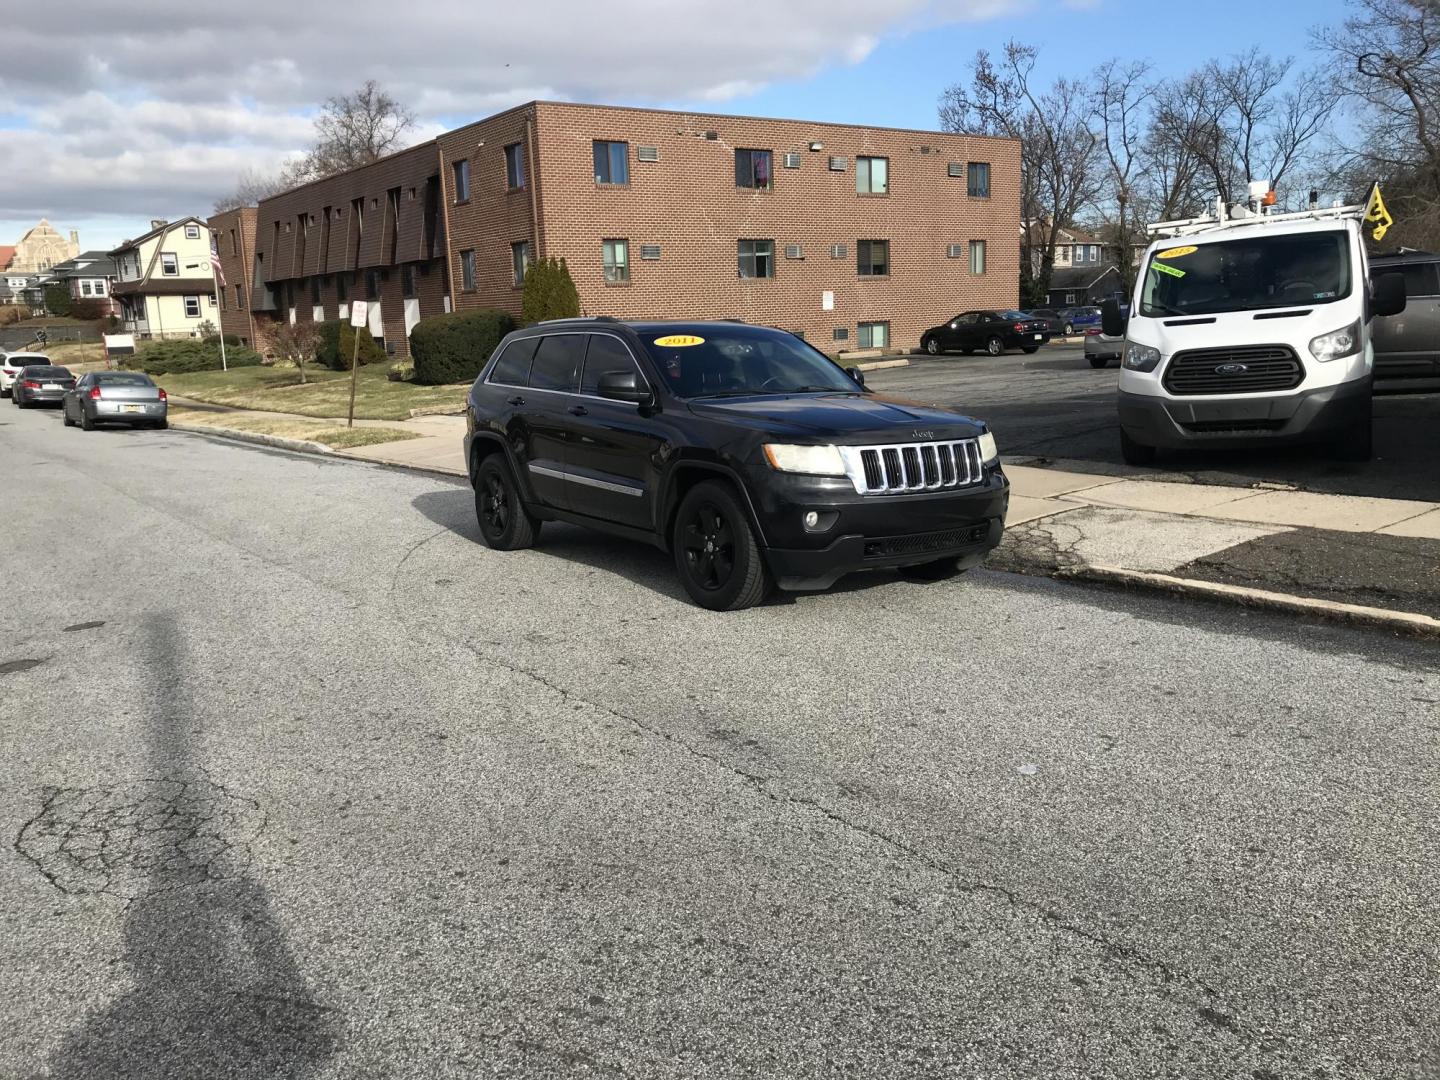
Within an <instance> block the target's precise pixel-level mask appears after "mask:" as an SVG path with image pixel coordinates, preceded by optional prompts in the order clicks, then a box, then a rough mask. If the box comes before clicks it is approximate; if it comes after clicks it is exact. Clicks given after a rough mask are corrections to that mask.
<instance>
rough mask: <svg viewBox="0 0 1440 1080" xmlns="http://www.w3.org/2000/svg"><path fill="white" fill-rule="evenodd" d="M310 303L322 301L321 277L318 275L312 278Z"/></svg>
mask: <svg viewBox="0 0 1440 1080" xmlns="http://www.w3.org/2000/svg"><path fill="white" fill-rule="evenodd" d="M310 303H311V304H318V303H320V279H319V278H318V277H313V278H311V279H310Z"/></svg>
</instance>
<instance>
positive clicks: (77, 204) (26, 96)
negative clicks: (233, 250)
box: [0, 0, 1344, 248]
mask: <svg viewBox="0 0 1440 1080" xmlns="http://www.w3.org/2000/svg"><path fill="white" fill-rule="evenodd" d="M1343 6H1344V0H1270V2H1269V3H1266V4H1258V3H1256V2H1255V0H1250V2H1248V3H1242V2H1240V0H1211V2H1209V3H1207V4H1206V5H1204V10H1205V12H1206V14H1205V16H1204V17H1203V20H1202V19H1201V18H1200V17H1199V16H1196V15H1195V14H1194V11H1195V8H1196V7H1197V6H1196V5H1171V4H1161V3H1157V2H1156V0H884V2H880V3H877V2H875V0H605V2H603V3H601V2H595V0H583V2H580V0H530V2H528V3H521V4H513V3H502V2H499V0H491V2H488V3H470V4H462V3H457V2H454V0H449V2H435V0H406V2H404V3H397V2H395V0H387V2H384V3H380V2H375V0H351V2H350V3H347V4H345V5H343V6H331V5H328V4H314V3H307V2H305V0H300V2H298V3H297V2H296V0H248V2H247V3H243V4H197V3H195V2H194V0H183V2H182V0H146V2H145V3H142V4H137V5H125V6H123V7H116V6H115V5H114V4H113V3H106V4H100V3H95V2H92V0H73V2H71V3H68V4H44V3H33V2H32V3H26V4H24V5H21V6H19V7H17V8H16V9H15V10H12V11H10V12H8V13H7V15H6V18H5V32H4V34H3V37H0V243H13V242H14V240H15V239H16V238H17V237H18V236H19V235H20V234H21V233H22V232H24V230H25V229H27V228H29V227H30V226H31V225H33V224H34V223H35V222H36V221H37V220H38V219H39V218H40V217H42V216H44V217H48V218H49V219H50V220H51V222H52V223H53V224H54V225H55V226H56V227H57V228H59V229H61V230H62V231H67V230H69V229H78V230H79V231H80V241H81V244H82V246H84V247H86V248H106V247H110V246H113V245H115V244H117V243H118V242H119V241H120V240H121V239H122V238H125V237H129V236H134V235H136V234H138V233H139V232H141V231H143V230H144V228H145V223H146V222H147V221H148V220H149V219H150V218H152V217H164V218H175V217H180V216H183V215H185V214H200V215H202V216H203V215H206V214H208V213H209V212H210V209H211V204H212V203H213V202H214V201H215V199H216V198H217V197H218V196H220V195H222V194H223V193H224V192H225V191H226V190H227V188H231V187H233V186H234V183H235V178H236V177H237V175H238V174H239V173H240V172H242V171H243V170H246V169H251V170H257V171H261V172H265V171H269V170H271V169H273V168H274V167H275V166H276V165H278V163H279V162H280V161H282V160H283V159H284V158H286V157H287V156H291V155H294V154H296V153H297V152H299V151H300V150H301V149H303V148H304V147H305V146H306V144H307V143H308V142H309V140H310V135H311V117H312V115H313V113H314V110H315V107H316V104H317V103H318V102H320V101H322V100H324V98H326V97H327V96H329V95H332V94H337V93H343V92H345V91H348V90H350V89H352V88H354V87H355V86H357V85H358V84H360V83H361V82H363V81H364V80H365V79H367V78H374V79H377V80H378V81H380V82H381V83H382V84H383V85H384V86H385V87H386V88H387V89H389V90H390V92H391V93H392V94H394V95H395V96H396V97H397V98H399V99H400V100H401V101H403V102H405V103H406V104H408V105H409V106H410V108H411V109H412V110H413V111H414V112H415V113H416V114H417V116H418V117H419V119H420V124H419V126H418V127H417V129H416V130H415V132H413V138H414V139H415V140H420V139H424V138H427V137H429V136H430V135H431V134H433V133H434V132H436V131H439V130H443V129H444V128H447V127H451V126H455V125H456V124H459V123H463V122H466V121H469V120H473V119H476V118H478V117H481V116H484V115H487V114H488V113H491V112H494V111H496V110H499V109H503V108H506V107H509V106H511V105H515V104H518V103H520V102H523V101H528V100H531V99H533V98H549V99H568V100H576V101H592V102H602V103H613V104H633V105H653V106H657V107H662V108H685V109H699V110H707V111H713V112H734V113H748V114H756V115H767V116H796V117H804V118H807V119H814V120H842V121H853V122H861V123H872V124H884V125H894V126H901V127H920V128H925V127H933V126H934V125H935V102H936V98H937V97H938V95H939V93H940V91H941V90H942V89H943V88H944V87H945V86H946V85H947V84H948V83H950V82H952V81H955V80H956V79H959V78H962V77H963V76H964V71H965V65H966V63H967V61H968V60H969V59H970V58H971V57H972V56H973V55H974V53H975V50H976V49H979V48H990V49H995V48H999V47H1000V46H1002V45H1003V43H1004V42H1005V41H1006V40H1007V39H1009V38H1017V39H1019V40H1022V41H1026V42H1029V43H1031V44H1035V45H1037V46H1039V47H1040V48H1041V50H1042V52H1041V57H1042V64H1043V68H1044V72H1045V74H1046V75H1047V76H1054V75H1060V74H1065V75H1071V76H1077V77H1078V76H1081V75H1083V74H1084V73H1085V72H1086V71H1088V70H1089V69H1090V68H1092V67H1093V66H1094V65H1095V63H1096V62H1098V61H1099V60H1101V59H1104V58H1105V57H1107V56H1111V55H1120V56H1127V57H1129V56H1148V57H1151V58H1152V59H1155V60H1157V62H1160V63H1162V64H1163V63H1164V58H1166V57H1175V56H1177V55H1181V56H1184V57H1185V59H1184V60H1181V61H1178V62H1179V63H1181V64H1183V65H1184V66H1186V67H1189V66H1192V65H1193V64H1195V63H1199V62H1202V61H1203V60H1204V59H1205V58H1207V57H1208V56H1210V55H1212V54H1213V55H1224V54H1226V53H1229V52H1232V51H1235V50H1238V49H1241V48H1244V47H1247V46H1248V45H1249V44H1250V43H1251V42H1257V43H1260V44H1262V45H1263V46H1264V47H1267V48H1269V49H1271V50H1272V51H1275V52H1278V53H1284V52H1286V51H1289V50H1295V49H1297V48H1303V45H1304V40H1305V31H1306V29H1308V28H1309V27H1311V26H1314V25H1316V24H1317V23H1321V22H1324V21H1326V20H1327V19H1329V18H1338V17H1339V16H1340V14H1341V13H1342V10H1343ZM1262 10H1263V13H1264V14H1263V17H1262V18H1259V19H1257V17H1256V15H1257V11H1262ZM1277 28H1281V29H1286V30H1293V32H1290V33H1286V34H1284V35H1280V40H1279V41H1278V43H1277V40H1276V36H1275V35H1274V31H1275V30H1276V29H1277Z"/></svg>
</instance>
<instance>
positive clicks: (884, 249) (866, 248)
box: [855, 240, 890, 277]
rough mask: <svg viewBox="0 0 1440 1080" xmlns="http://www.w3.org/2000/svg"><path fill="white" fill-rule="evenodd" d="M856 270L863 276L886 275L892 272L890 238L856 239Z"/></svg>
mask: <svg viewBox="0 0 1440 1080" xmlns="http://www.w3.org/2000/svg"><path fill="white" fill-rule="evenodd" d="M855 272H856V273H857V274H859V275H860V276H861V277H886V276H887V275H889V273H890V241H889V240H856V241H855Z"/></svg>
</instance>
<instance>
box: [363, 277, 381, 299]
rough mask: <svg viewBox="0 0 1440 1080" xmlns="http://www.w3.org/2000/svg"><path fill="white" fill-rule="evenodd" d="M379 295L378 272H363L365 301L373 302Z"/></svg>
mask: <svg viewBox="0 0 1440 1080" xmlns="http://www.w3.org/2000/svg"><path fill="white" fill-rule="evenodd" d="M379 294H380V271H378V270H366V271H365V299H366V300H374V299H375V297H376V296H378V295H379Z"/></svg>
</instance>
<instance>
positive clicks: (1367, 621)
mask: <svg viewBox="0 0 1440 1080" xmlns="http://www.w3.org/2000/svg"><path fill="white" fill-rule="evenodd" d="M1050 576H1052V577H1054V578H1057V579H1060V580H1066V581H1092V582H1097V583H1099V584H1103V585H1118V586H1121V587H1125V588H1139V589H1148V590H1150V591H1152V592H1164V593H1170V594H1172V595H1180V596H1192V597H1198V598H1201V599H1205V600H1216V601H1219V602H1221V603H1227V604H1234V605H1238V606H1240V607H1250V608H1257V609H1260V610H1265V611H1278V612H1284V613H1285V614H1289V615H1309V616H1312V617H1315V618H1321V619H1326V620H1329V621H1331V622H1340V623H1348V624H1350V625H1352V626H1368V627H1371V628H1375V629H1381V630H1393V631H1395V632H1397V633H1401V634H1409V635H1411V636H1413V637H1425V638H1440V619H1435V618H1432V617H1431V616H1429V615H1421V614H1418V613H1416V612H1411V611H1389V610H1387V609H1385V608H1375V607H1366V606H1364V605H1362V604H1345V603H1341V602H1340V601H1336V600H1317V599H1315V598H1313V597H1309V596H1292V595H1290V594H1289V593H1277V592H1270V591H1268V590H1266V589H1252V588H1249V587H1247V586H1244V585H1226V584H1224V583H1222V582H1217V581H1198V580H1196V579H1194V578H1179V577H1172V576H1171V575H1169V574H1155V573H1149V572H1147V571H1142V570H1125V569H1122V568H1120V567H1114V566H1086V567H1080V568H1078V569H1073V570H1056V571H1052V572H1051V575H1050Z"/></svg>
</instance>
